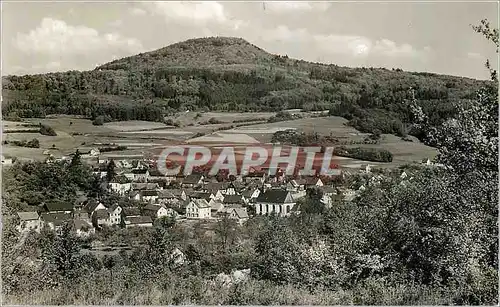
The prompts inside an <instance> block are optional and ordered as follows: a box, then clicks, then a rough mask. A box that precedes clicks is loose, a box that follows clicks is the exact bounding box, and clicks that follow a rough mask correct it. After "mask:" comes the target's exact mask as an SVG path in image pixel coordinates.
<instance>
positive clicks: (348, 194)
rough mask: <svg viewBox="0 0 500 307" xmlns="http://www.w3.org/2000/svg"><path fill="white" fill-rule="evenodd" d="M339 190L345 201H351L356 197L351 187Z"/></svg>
mask: <svg viewBox="0 0 500 307" xmlns="http://www.w3.org/2000/svg"><path fill="white" fill-rule="evenodd" d="M341 192H342V195H343V196H344V200H345V201H353V200H354V198H356V191H355V190H353V189H343V190H341Z"/></svg>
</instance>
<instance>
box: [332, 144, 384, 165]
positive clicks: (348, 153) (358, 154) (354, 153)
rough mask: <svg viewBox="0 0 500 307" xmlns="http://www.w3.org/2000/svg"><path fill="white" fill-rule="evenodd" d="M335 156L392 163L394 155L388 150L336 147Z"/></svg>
mask: <svg viewBox="0 0 500 307" xmlns="http://www.w3.org/2000/svg"><path fill="white" fill-rule="evenodd" d="M334 154H335V155H337V156H340V157H349V158H353V159H359V160H364V161H373V162H392V153H391V152H390V151H388V150H386V149H375V148H362V147H355V148H346V147H343V146H340V147H335V149H334Z"/></svg>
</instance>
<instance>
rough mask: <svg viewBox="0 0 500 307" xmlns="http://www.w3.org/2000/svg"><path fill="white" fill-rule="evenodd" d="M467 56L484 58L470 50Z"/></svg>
mask: <svg viewBox="0 0 500 307" xmlns="http://www.w3.org/2000/svg"><path fill="white" fill-rule="evenodd" d="M467 57H469V58H471V59H482V58H483V56H482V55H481V54H480V53H477V52H468V53H467Z"/></svg>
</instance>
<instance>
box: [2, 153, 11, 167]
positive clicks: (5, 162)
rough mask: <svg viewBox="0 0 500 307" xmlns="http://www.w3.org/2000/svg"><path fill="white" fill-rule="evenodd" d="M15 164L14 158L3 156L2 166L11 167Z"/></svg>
mask: <svg viewBox="0 0 500 307" xmlns="http://www.w3.org/2000/svg"><path fill="white" fill-rule="evenodd" d="M12 163H14V160H13V159H12V158H7V157H5V156H4V155H2V165H5V166H9V165H12Z"/></svg>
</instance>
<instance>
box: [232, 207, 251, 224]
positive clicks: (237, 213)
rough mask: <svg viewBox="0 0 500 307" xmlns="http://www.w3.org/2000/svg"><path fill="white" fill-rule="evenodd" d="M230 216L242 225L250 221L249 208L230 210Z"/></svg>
mask: <svg viewBox="0 0 500 307" xmlns="http://www.w3.org/2000/svg"><path fill="white" fill-rule="evenodd" d="M228 214H229V218H231V219H235V220H236V221H237V222H238V223H239V224H240V225H241V224H243V223H245V222H246V221H248V212H247V208H243V207H241V208H230V209H229V210H228Z"/></svg>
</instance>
